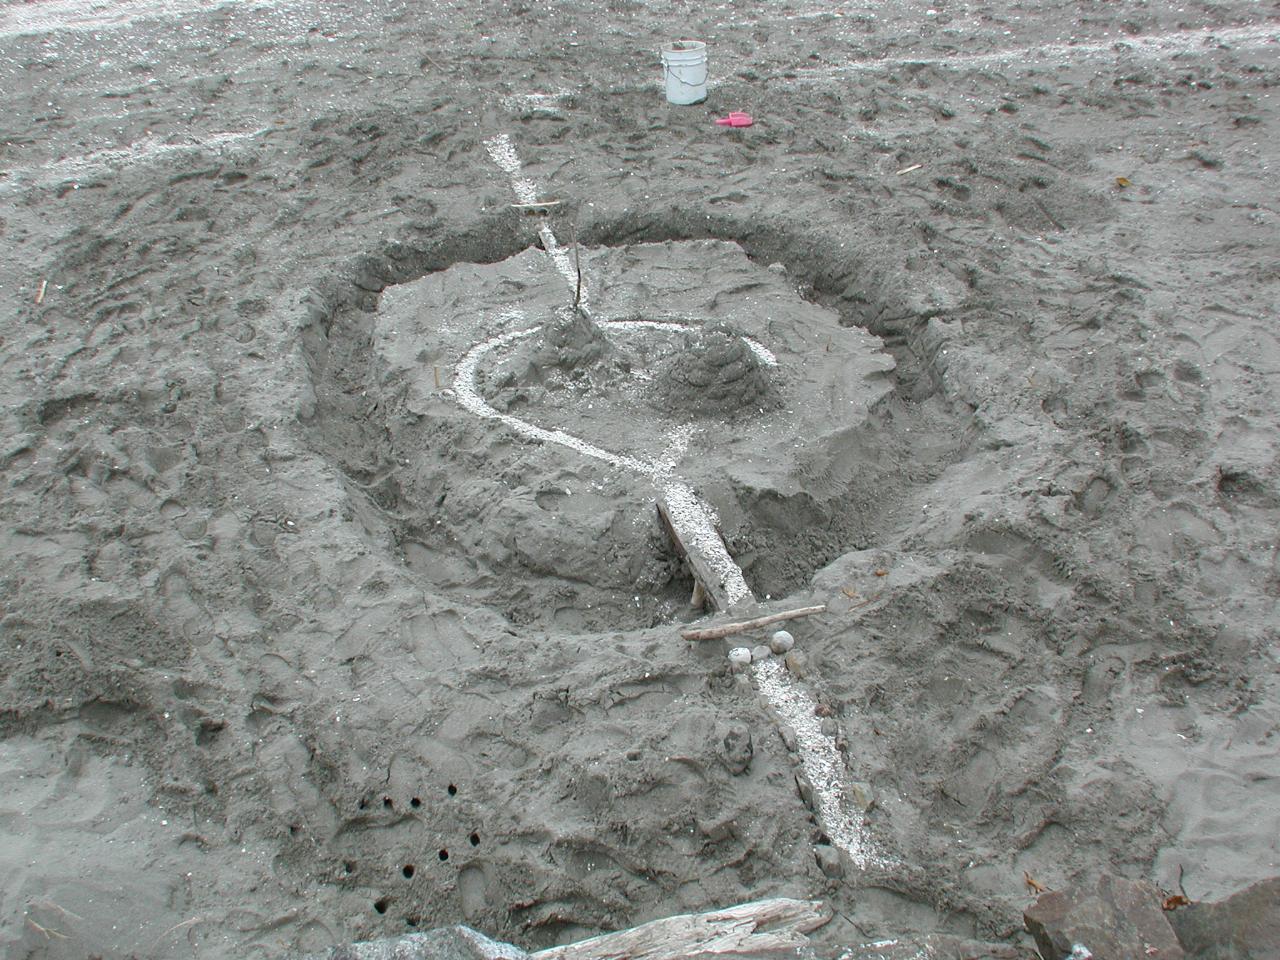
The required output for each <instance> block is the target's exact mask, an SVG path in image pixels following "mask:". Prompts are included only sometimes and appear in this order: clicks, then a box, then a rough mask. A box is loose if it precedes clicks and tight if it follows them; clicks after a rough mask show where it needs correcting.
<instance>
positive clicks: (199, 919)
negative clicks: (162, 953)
mask: <svg viewBox="0 0 1280 960" xmlns="http://www.w3.org/2000/svg"><path fill="white" fill-rule="evenodd" d="M203 921H204V917H192V918H191V919H190V920H183V921H182V922H181V923H175V924H174V925H173V926H172V927H170V928H169V929H168V930H166V931H165V932H164V933H162V934H160V936H158V937H156V942H155V943H154V944H152V949H155V948H156V947H158V946H160V941H161V940H163V939H164V938H165V937H167V936H168V935H169V934H171V933H174V932H176V931H178V930H181V929H182V928H183V927H190V926H194V925H195V924H197V923H202V922H203Z"/></svg>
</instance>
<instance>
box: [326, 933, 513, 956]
mask: <svg viewBox="0 0 1280 960" xmlns="http://www.w3.org/2000/svg"><path fill="white" fill-rule="evenodd" d="M528 956H529V955H528V954H527V953H525V952H524V951H523V950H521V949H520V948H519V947H513V946H511V945H510V944H508V943H499V942H498V941H497V940H490V939H489V938H488V937H486V936H485V935H484V934H482V933H476V931H474V930H472V929H471V928H470V927H463V926H457V927H440V928H439V929H437V930H427V931H425V932H423V933H410V934H407V935H405V936H403V937H388V938H387V939H385V940H366V941H364V942H363V943H349V944H346V945H345V946H341V947H334V948H333V949H332V950H331V951H329V952H328V953H320V954H313V955H312V957H313V960H526V958H527V957H528Z"/></svg>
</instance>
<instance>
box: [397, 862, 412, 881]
mask: <svg viewBox="0 0 1280 960" xmlns="http://www.w3.org/2000/svg"><path fill="white" fill-rule="evenodd" d="M400 872H401V873H403V874H404V878H405V879H406V880H412V879H413V864H412V863H406V864H405V865H404V867H402V868H401V870H400Z"/></svg>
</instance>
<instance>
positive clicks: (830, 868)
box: [813, 843, 844, 880]
mask: <svg viewBox="0 0 1280 960" xmlns="http://www.w3.org/2000/svg"><path fill="white" fill-rule="evenodd" d="M813 857H814V859H815V860H817V861H818V869H819V870H821V871H822V872H823V874H825V875H826V876H828V877H830V878H831V879H832V880H839V879H840V878H841V877H843V876H844V861H843V860H841V859H840V851H839V850H837V849H836V848H835V847H829V846H827V845H826V844H825V843H820V844H818V845H817V846H816V847H814V848H813Z"/></svg>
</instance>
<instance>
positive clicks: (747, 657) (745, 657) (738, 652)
mask: <svg viewBox="0 0 1280 960" xmlns="http://www.w3.org/2000/svg"><path fill="white" fill-rule="evenodd" d="M750 662H751V651H750V650H748V649H747V648H746V647H734V648H733V649H732V650H730V651H729V663H731V664H732V665H733V666H735V667H745V666H746V665H747V664H749V663H750Z"/></svg>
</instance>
